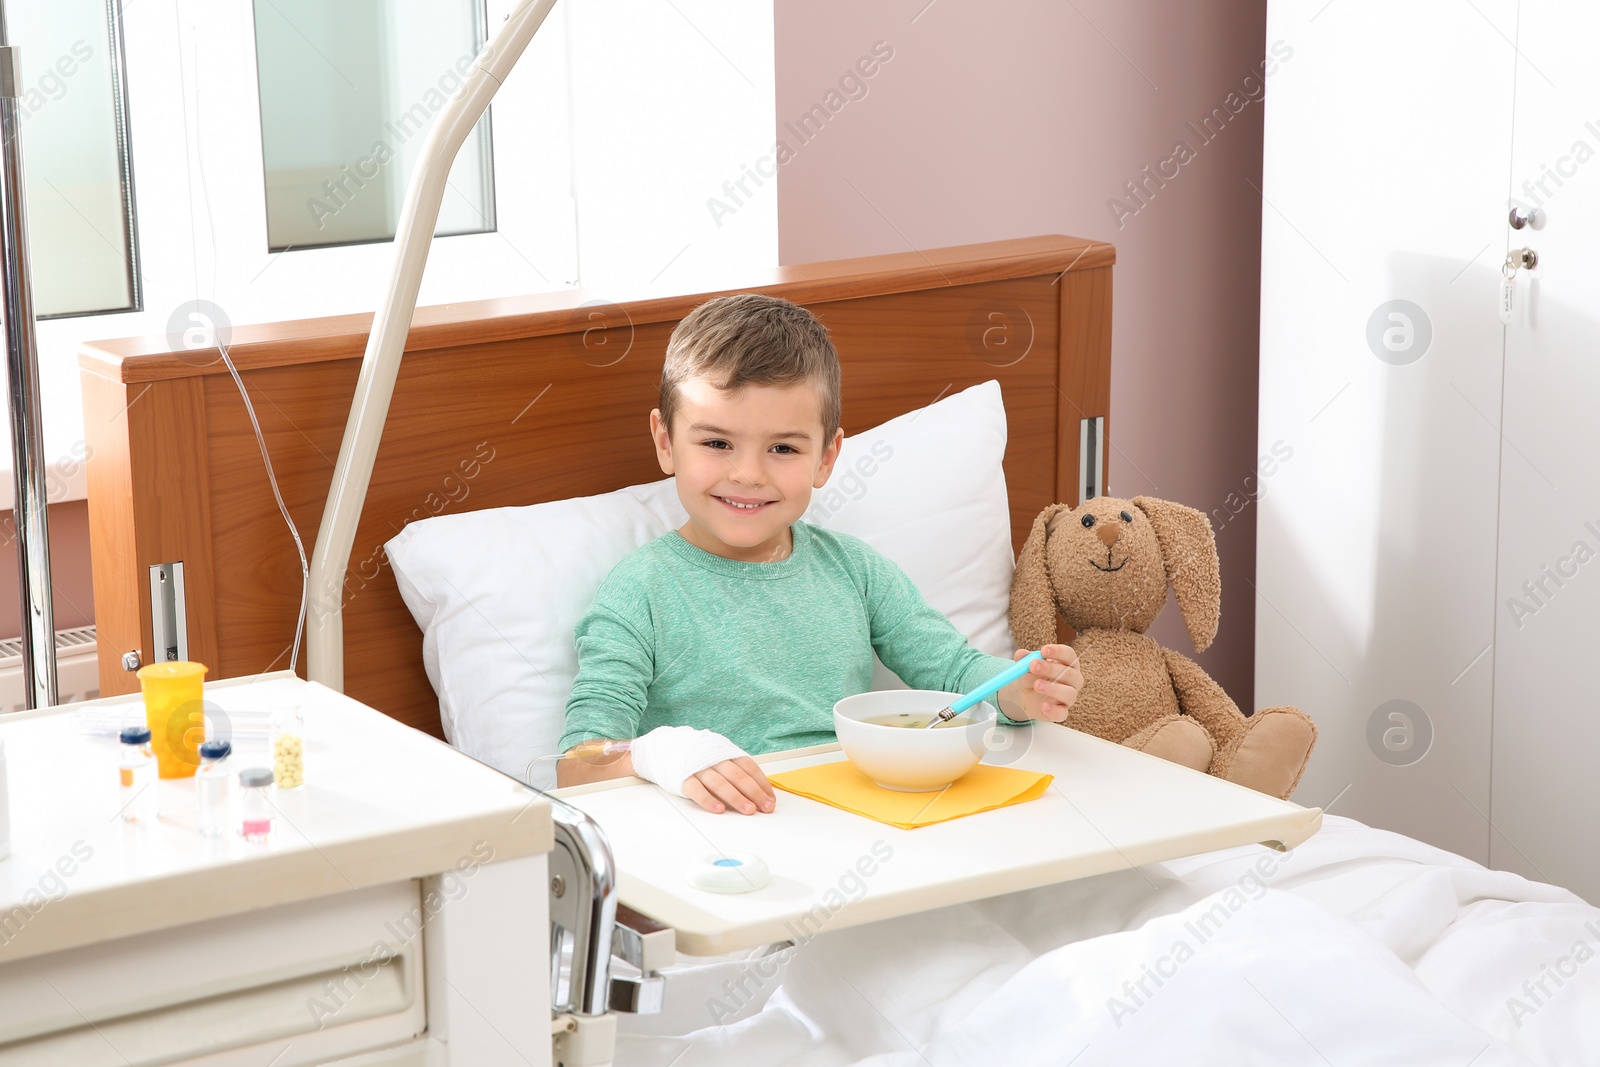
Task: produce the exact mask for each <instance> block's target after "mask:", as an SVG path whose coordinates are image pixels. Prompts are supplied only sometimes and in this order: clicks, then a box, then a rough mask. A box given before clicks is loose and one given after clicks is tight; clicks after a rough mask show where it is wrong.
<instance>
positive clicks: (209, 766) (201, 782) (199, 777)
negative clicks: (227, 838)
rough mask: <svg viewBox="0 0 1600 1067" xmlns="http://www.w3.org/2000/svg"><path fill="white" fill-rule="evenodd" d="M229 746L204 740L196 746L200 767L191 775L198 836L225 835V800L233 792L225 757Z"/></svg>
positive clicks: (230, 746) (230, 747)
mask: <svg viewBox="0 0 1600 1067" xmlns="http://www.w3.org/2000/svg"><path fill="white" fill-rule="evenodd" d="M232 753H233V746H232V745H231V744H229V743H228V742H226V741H207V742H205V743H204V744H203V745H201V746H200V766H199V767H198V768H197V769H196V770H195V772H194V804H195V826H196V827H197V828H198V829H199V831H200V835H201V836H202V837H221V836H222V835H223V834H225V833H227V832H228V798H229V797H230V796H231V795H232V793H233V788H232V787H233V768H231V767H229V766H228V757H229V756H230V755H231V754H232Z"/></svg>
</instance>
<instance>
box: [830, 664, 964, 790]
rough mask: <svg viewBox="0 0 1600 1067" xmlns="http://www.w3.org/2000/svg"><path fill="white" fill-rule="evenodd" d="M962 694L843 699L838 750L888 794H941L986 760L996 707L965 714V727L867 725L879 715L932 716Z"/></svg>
mask: <svg viewBox="0 0 1600 1067" xmlns="http://www.w3.org/2000/svg"><path fill="white" fill-rule="evenodd" d="M960 696H961V694H960V693H939V692H935V691H933V690H931V689H884V690H879V691H877V692H872V693H857V694H856V695H855V696H851V697H845V698H844V699H843V700H841V701H839V702H838V703H837V704H835V705H834V706H833V729H834V732H835V733H837V734H838V735H839V747H841V748H843V749H844V754H845V756H847V757H848V758H849V760H850V762H851V763H853V764H855V765H856V766H857V767H859V768H860V769H861V771H862V773H863V774H865V775H866V776H867V777H868V778H871V779H872V780H873V781H874V782H877V783H878V784H879V785H881V786H883V787H884V788H885V789H897V790H899V791H901V792H903V793H928V792H932V791H933V790H935V789H943V788H944V787H945V786H947V785H949V784H950V783H951V782H953V781H955V780H956V779H957V778H960V777H961V776H962V775H964V774H966V773H967V772H968V771H970V770H972V768H974V767H976V766H977V765H978V763H979V761H981V760H982V759H983V753H984V738H985V736H986V734H987V733H988V731H989V730H990V729H991V728H992V726H993V723H994V718H995V709H994V705H993V704H990V703H988V702H984V703H982V704H978V705H976V706H974V707H972V708H969V709H968V710H966V711H965V712H963V713H962V717H963V719H970V720H972V721H971V722H970V723H969V724H968V725H965V726H936V727H934V728H933V729H931V730H917V729H910V728H907V727H904V726H880V725H878V724H877V723H870V722H863V721H862V720H863V719H872V718H876V717H878V716H880V715H933V714H935V713H937V712H939V711H942V710H943V709H945V708H947V707H949V706H950V702H951V701H952V700H955V699H957V698H958V697H960Z"/></svg>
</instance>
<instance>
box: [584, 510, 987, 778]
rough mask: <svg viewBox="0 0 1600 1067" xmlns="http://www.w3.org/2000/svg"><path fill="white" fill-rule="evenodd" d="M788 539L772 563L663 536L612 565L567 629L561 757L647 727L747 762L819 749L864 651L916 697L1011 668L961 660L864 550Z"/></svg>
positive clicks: (961, 687)
mask: <svg viewBox="0 0 1600 1067" xmlns="http://www.w3.org/2000/svg"><path fill="white" fill-rule="evenodd" d="M791 529H792V530H793V533H794V551H793V552H791V553H790V555H789V556H788V558H787V559H783V560H779V561H778V562H776V563H746V562H743V561H741V560H733V559H726V558H724V557H722V556H717V555H713V554H711V553H709V552H706V551H705V550H703V549H700V548H696V547H695V546H694V545H692V544H690V543H689V542H688V541H686V540H685V539H684V538H683V537H682V536H680V535H679V534H678V533H677V532H672V533H668V534H665V535H663V536H661V537H658V538H656V539H655V540H654V541H651V542H650V543H649V544H647V545H645V546H643V547H642V548H640V549H638V550H637V551H635V552H633V553H632V554H631V555H629V556H628V557H627V558H626V559H624V560H623V561H622V562H621V563H619V564H617V566H616V567H615V568H614V569H613V570H612V571H611V573H610V574H609V575H607V576H606V580H605V581H604V582H603V583H602V584H601V586H600V592H599V594H598V595H597V596H596V597H595V602H594V604H593V605H592V606H591V607H590V608H589V610H588V611H587V612H586V613H585V614H584V616H583V618H582V619H581V620H579V622H578V627H577V645H578V677H577V680H576V681H575V682H574V684H573V687H572V696H571V698H570V699H569V700H568V701H567V722H566V729H565V730H564V731H563V732H562V734H561V742H560V745H559V748H558V750H559V751H561V752H565V751H567V750H568V749H569V748H571V747H572V746H573V745H576V744H578V743H579V742H581V741H586V740H589V739H592V738H611V739H621V738H631V737H640V736H642V735H644V734H646V733H648V732H649V731H651V730H653V729H655V728H656V727H657V726H696V727H700V728H701V729H706V730H715V731H716V732H717V733H720V734H723V735H724V736H726V737H728V738H729V739H730V740H732V741H733V743H734V744H736V745H738V746H739V747H740V748H742V749H744V750H745V751H746V752H749V753H751V754H752V755H755V754H759V753H763V752H774V751H778V750H780V749H789V748H799V747H801V746H803V745H819V744H825V743H828V742H831V741H833V740H835V737H834V732H833V705H834V702H835V701H837V700H839V699H841V698H843V697H846V696H850V695H852V694H855V693H862V692H865V691H866V690H867V689H869V688H870V687H871V683H872V653H873V652H874V651H876V652H877V653H878V658H879V659H881V660H882V661H883V663H884V665H885V666H887V667H888V668H889V669H890V670H892V671H894V672H895V673H896V674H898V675H899V676H900V677H901V679H902V680H904V681H905V683H906V684H907V685H909V686H910V687H911V688H913V689H937V690H941V691H944V692H954V693H965V692H968V691H970V690H971V689H973V688H975V687H977V686H978V685H980V684H981V683H982V682H983V681H984V680H985V679H987V678H991V677H993V676H994V675H996V674H998V673H999V672H1000V671H1003V670H1005V669H1006V668H1007V667H1009V666H1010V665H1011V661H1010V660H1007V659H1000V658H998V657H995V656H989V655H985V654H984V653H982V652H979V651H978V650H976V649H974V648H972V647H971V646H969V645H968V644H967V642H966V639H965V638H963V637H962V636H961V634H960V632H958V631H957V630H956V628H955V627H954V626H952V625H950V621H949V620H948V619H946V618H945V617H944V616H943V615H941V614H939V613H938V612H937V611H935V610H934V609H933V608H931V607H929V606H928V604H927V603H926V602H925V601H924V600H923V599H922V595H921V593H919V592H918V591H917V587H916V586H915V585H914V584H912V581H911V579H910V578H908V577H907V576H906V573H905V572H904V571H902V570H901V569H900V568H899V567H898V566H896V565H895V564H894V563H893V562H891V561H890V560H888V559H887V558H885V557H884V556H882V555H880V554H879V553H878V552H877V551H875V550H874V549H872V548H871V547H870V546H868V545H867V543H866V542H865V541H862V540H861V539H860V538H857V537H851V536H850V535H848V534H842V533H836V532H834V531H831V530H824V529H821V528H819V527H816V526H811V525H809V524H807V523H804V522H796V523H795V524H794V525H793V527H792V528H791ZM930 536H936V535H935V534H930ZM929 710H930V711H932V710H936V709H933V708H930V709H929ZM1002 720H1003V721H1004V717H1003V716H1002Z"/></svg>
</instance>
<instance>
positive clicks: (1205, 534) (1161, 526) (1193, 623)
mask: <svg viewBox="0 0 1600 1067" xmlns="http://www.w3.org/2000/svg"><path fill="white" fill-rule="evenodd" d="M1133 504H1134V506H1135V507H1137V508H1138V509H1139V510H1140V511H1142V512H1144V513H1145V515H1147V516H1149V519H1150V525H1151V526H1153V527H1155V531H1156V542H1157V543H1158V544H1159V545H1160V546H1161V558H1162V561H1163V562H1164V563H1165V564H1166V568H1167V582H1168V583H1169V584H1170V585H1171V586H1172V591H1173V593H1175V594H1176V595H1177V598H1178V612H1179V613H1180V614H1181V615H1182V616H1183V625H1184V626H1185V627H1186V628H1187V629H1188V631H1189V639H1190V640H1192V641H1193V642H1194V647H1195V651H1196V652H1204V651H1205V650H1206V649H1207V648H1208V647H1210V645H1211V639H1212V638H1214V637H1216V636H1217V623H1218V621H1219V620H1220V618H1221V616H1222V565H1221V563H1220V561H1219V560H1218V559H1217V541H1216V538H1215V537H1213V536H1212V534H1211V520H1210V519H1208V518H1206V516H1205V512H1203V511H1196V510H1195V509H1194V508H1190V507H1185V506H1184V505H1182V504H1174V503H1172V502H1171V501H1168V500H1157V499H1155V498H1154V497H1148V496H1137V497H1134V498H1133Z"/></svg>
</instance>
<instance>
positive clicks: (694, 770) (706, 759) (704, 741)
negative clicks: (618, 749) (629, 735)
mask: <svg viewBox="0 0 1600 1067" xmlns="http://www.w3.org/2000/svg"><path fill="white" fill-rule="evenodd" d="M630 751H631V752H632V753H633V773H634V774H636V775H638V776H639V777H640V778H646V779H648V780H650V781H652V782H654V783H656V785H659V786H660V787H661V788H662V789H665V790H666V791H667V792H669V793H671V794H673V795H674V796H680V797H681V796H683V783H684V782H686V781H688V780H689V777H690V776H691V775H694V774H698V773H699V772H701V771H703V770H705V769H706V768H707V767H715V766H716V765H717V764H719V763H721V762H722V761H723V760H730V759H738V758H739V757H740V756H748V755H749V754H750V753H748V752H746V751H745V750H744V749H742V748H740V747H739V746H738V745H736V744H734V743H733V742H732V741H729V740H728V739H727V738H726V737H723V736H722V735H721V734H719V733H714V732H712V731H710V730H696V729H695V728H694V727H693V726H658V727H656V728H655V729H654V730H651V731H650V732H649V733H647V734H645V735H644V736H643V737H636V738H634V740H633V746H632V748H631V750H630Z"/></svg>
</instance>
